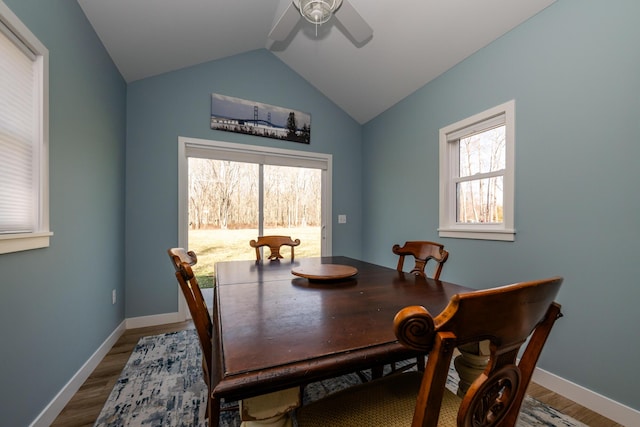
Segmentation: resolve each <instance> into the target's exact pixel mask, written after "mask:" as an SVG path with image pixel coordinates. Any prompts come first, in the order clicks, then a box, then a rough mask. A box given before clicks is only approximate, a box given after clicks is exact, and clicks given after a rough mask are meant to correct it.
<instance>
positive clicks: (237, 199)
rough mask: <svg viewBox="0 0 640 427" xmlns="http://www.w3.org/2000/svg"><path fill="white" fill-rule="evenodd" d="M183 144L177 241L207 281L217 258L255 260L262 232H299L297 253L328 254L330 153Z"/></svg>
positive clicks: (209, 143)
mask: <svg viewBox="0 0 640 427" xmlns="http://www.w3.org/2000/svg"><path fill="white" fill-rule="evenodd" d="M180 151H181V153H180V158H181V160H180V164H179V166H180V167H179V169H180V170H179V175H180V177H181V179H180V180H179V181H180V182H179V186H180V191H179V193H180V200H181V202H180V218H181V219H180V221H181V224H180V230H181V233H180V236H179V240H180V245H181V246H183V247H188V248H189V249H190V250H193V251H195V252H196V254H197V255H198V264H197V265H196V268H195V269H194V270H195V273H196V275H197V276H198V281H199V283H200V284H201V286H203V287H205V288H206V287H211V286H212V285H213V275H214V265H215V263H216V262H220V261H228V260H241V259H254V258H255V250H254V249H253V248H251V246H249V241H250V240H252V239H256V238H257V237H258V236H259V235H265V234H277V235H286V236H291V237H292V238H293V239H300V241H301V244H300V246H298V247H296V249H295V251H296V258H299V257H312V256H321V255H329V254H330V230H329V229H328V228H327V224H330V218H331V212H330V206H331V202H330V197H331V194H330V188H331V186H330V182H331V179H330V171H331V156H330V155H326V154H316V153H309V152H298V151H293V150H282V149H273V148H264V147H256V146H246V145H238V144H230V143H220V142H215V141H203V140H195V139H188V138H181V139H180ZM284 254H285V256H286V255H288V250H285V251H284Z"/></svg>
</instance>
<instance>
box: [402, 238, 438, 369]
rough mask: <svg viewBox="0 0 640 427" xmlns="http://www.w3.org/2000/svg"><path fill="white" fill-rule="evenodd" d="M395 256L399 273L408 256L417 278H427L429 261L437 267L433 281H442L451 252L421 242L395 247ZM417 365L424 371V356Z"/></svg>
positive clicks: (412, 271)
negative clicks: (443, 267) (396, 256)
mask: <svg viewBox="0 0 640 427" xmlns="http://www.w3.org/2000/svg"><path fill="white" fill-rule="evenodd" d="M391 250H392V251H393V253H394V254H396V255H398V265H397V267H396V269H397V270H398V271H403V268H404V258H405V257H406V256H412V257H413V259H414V267H413V269H412V270H411V271H410V273H411V274H415V275H416V276H422V277H427V274H426V273H425V271H424V270H425V266H426V265H427V263H428V262H429V260H433V261H434V262H435V263H436V265H435V269H434V273H433V275H432V276H431V277H432V278H433V279H440V273H442V266H443V265H444V263H445V262H446V261H447V259H448V258H449V252H447V251H446V250H445V249H444V245H442V244H440V243H435V242H429V241H426V240H423V241H420V240H416V241H409V242H405V244H404V245H403V246H400V245H393V247H392V248H391ZM416 364H417V366H418V369H420V370H421V369H423V368H424V364H425V358H424V357H423V356H419V357H418V358H417V359H416ZM412 366H413V365H404V366H403V368H402V369H403V370H406V369H408V368H411V367H412ZM391 370H392V371H393V372H395V371H396V364H395V363H392V364H391Z"/></svg>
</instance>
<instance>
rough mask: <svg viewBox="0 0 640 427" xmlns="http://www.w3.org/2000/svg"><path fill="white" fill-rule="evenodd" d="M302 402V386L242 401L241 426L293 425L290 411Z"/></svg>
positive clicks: (287, 426)
mask: <svg viewBox="0 0 640 427" xmlns="http://www.w3.org/2000/svg"><path fill="white" fill-rule="evenodd" d="M300 404H301V397H300V387H294V388H289V389H287V390H282V391H276V392H274V393H268V394H263V395H260V396H256V397H250V398H248V399H243V400H241V401H240V419H241V420H242V423H241V424H240V425H241V427H258V426H260V427H264V426H270V427H291V426H292V425H293V422H292V420H291V416H290V413H291V411H293V410H294V409H296V408H297V407H299V406H300Z"/></svg>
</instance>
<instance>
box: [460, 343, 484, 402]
mask: <svg viewBox="0 0 640 427" xmlns="http://www.w3.org/2000/svg"><path fill="white" fill-rule="evenodd" d="M458 350H459V351H460V355H459V356H456V358H455V359H454V360H453V366H454V367H455V368H456V371H457V372H458V376H459V377H460V381H459V382H458V391H457V393H456V394H457V395H458V396H460V397H464V395H465V393H466V392H467V390H469V387H470V386H471V384H472V383H473V382H474V381H475V380H476V378H478V376H480V374H481V373H482V372H483V371H484V369H485V368H486V367H487V364H488V363H489V354H490V352H489V351H490V350H489V341H480V342H478V343H471V344H467V345H463V346H460V347H458Z"/></svg>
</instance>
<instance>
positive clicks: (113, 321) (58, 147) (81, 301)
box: [0, 0, 126, 426]
mask: <svg viewBox="0 0 640 427" xmlns="http://www.w3.org/2000/svg"><path fill="white" fill-rule="evenodd" d="M5 3H6V4H7V6H9V8H11V10H12V11H13V12H14V13H15V14H16V15H17V16H18V17H19V18H20V19H21V20H22V21H23V22H24V23H25V24H26V25H27V26H28V27H29V28H30V29H31V31H32V32H33V33H34V34H35V35H36V36H37V37H38V38H39V39H40V41H41V42H42V43H43V44H44V45H45V46H46V47H47V48H48V49H49V54H50V80H49V82H50V88H49V94H50V102H49V115H50V133H49V135H50V145H49V148H50V173H49V177H50V198H51V210H50V217H51V218H50V219H51V229H52V231H53V232H54V236H53V237H52V238H51V246H50V247H49V248H46V249H37V250H32V251H25V252H19V253H13V254H5V255H0V278H1V279H0V336H1V337H2V351H1V352H0V353H1V354H0V384H1V386H0V424H1V425H6V426H25V425H28V424H30V423H31V422H32V421H33V420H34V419H35V417H36V416H37V415H38V414H39V413H40V412H41V411H42V410H43V409H44V407H45V406H46V405H47V404H49V402H50V401H51V400H52V399H53V398H54V397H55V395H56V394H57V393H58V392H59V391H60V390H61V389H62V387H63V386H64V385H65V384H66V383H67V381H69V380H70V379H71V377H72V376H73V375H74V374H75V373H76V372H77V370H78V369H79V368H80V367H81V366H82V364H83V363H85V362H86V361H87V359H89V357H91V355H92V354H93V353H94V351H95V350H96V349H97V348H98V347H99V346H100V344H102V343H103V342H104V341H105V339H106V338H107V337H108V336H109V334H111V333H112V332H113V330H114V329H115V328H116V327H117V326H118V325H119V324H120V323H121V322H122V320H123V318H124V298H122V297H123V296H124V257H123V250H124V176H125V175H124V166H125V164H124V153H125V152H124V148H125V119H126V117H125V107H126V104H125V103H126V98H125V93H126V85H125V82H124V80H123V79H122V77H121V76H120V74H119V73H118V71H117V70H116V67H115V66H114V65H113V63H112V61H111V59H110V58H109V56H108V55H107V53H106V51H105V49H104V48H103V47H102V44H101V43H100V41H99V40H98V37H97V36H96V35H95V33H94V31H93V29H92V28H91V26H90V25H89V23H88V21H87V20H86V18H85V16H84V14H83V13H82V10H81V9H80V7H79V6H78V3H77V2H75V1H68V0H51V1H42V0H5ZM112 289H116V291H117V293H118V295H120V296H121V298H120V299H119V302H118V303H117V304H116V305H112V304H111V291H112Z"/></svg>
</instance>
